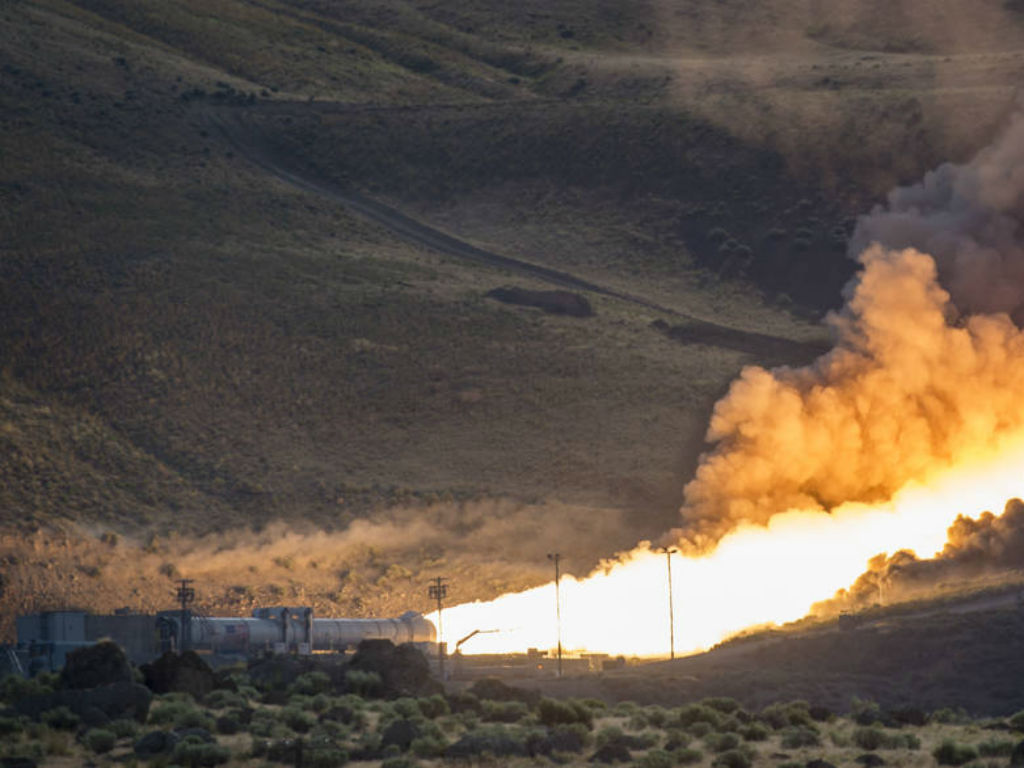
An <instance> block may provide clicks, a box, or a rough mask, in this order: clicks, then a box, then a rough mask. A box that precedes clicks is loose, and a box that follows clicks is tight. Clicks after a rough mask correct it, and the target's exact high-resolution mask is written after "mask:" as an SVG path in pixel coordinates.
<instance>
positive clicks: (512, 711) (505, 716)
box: [480, 701, 530, 723]
mask: <svg viewBox="0 0 1024 768" xmlns="http://www.w3.org/2000/svg"><path fill="white" fill-rule="evenodd" d="M480 704H481V708H482V711H481V713H480V717H481V719H482V720H484V721H485V722H488V723H518V722H519V721H520V720H522V719H523V718H524V717H527V716H528V715H529V714H530V708H529V707H528V706H526V703H525V702H522V701H482V702H480Z"/></svg>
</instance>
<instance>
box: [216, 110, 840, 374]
mask: <svg viewBox="0 0 1024 768" xmlns="http://www.w3.org/2000/svg"><path fill="white" fill-rule="evenodd" d="M288 106H289V108H293V109H294V108H295V106H296V105H288ZM320 106H322V105H320ZM246 109H247V108H246V107H233V106H221V107H212V106H205V107H203V108H202V110H201V113H202V116H203V118H204V119H205V120H206V121H207V122H208V123H209V125H210V126H211V128H213V129H214V130H215V131H216V132H217V133H219V134H220V135H221V136H222V137H223V138H224V139H225V141H227V142H228V144H230V145H231V146H232V147H233V148H234V149H235V150H236V151H237V152H238V153H239V154H240V155H242V156H243V157H245V158H246V159H247V160H249V161H250V162H252V163H253V164H255V165H257V166H258V167H260V168H261V169H263V170H264V171H266V172H267V173H269V174H270V175H272V176H274V177H276V178H277V179H280V180H281V181H284V182H286V183H288V184H291V185H292V186H294V187H297V188H299V189H302V190H305V191H306V192H310V193H312V194H315V195H318V196H320V197H322V198H325V199H328V200H332V201H334V202H335V203H338V204H340V205H342V206H344V207H345V208H346V209H348V210H349V211H351V212H354V213H357V214H359V215H361V216H364V217H366V218H367V219H370V220H371V221H374V222H376V223H378V224H381V225H383V226H385V227H387V228H388V229H390V230H391V231H392V232H393V233H394V234H396V235H398V236H399V237H401V238H402V239H404V240H406V241H408V242H411V243H415V244H417V245H421V246H424V247H427V248H431V249H433V250H435V251H438V252H439V253H443V254H445V255H448V256H452V257H455V258H458V259H463V260H466V261H472V262H476V263H478V264H482V265H485V266H488V267H493V268H496V269H501V270H505V271H508V272H514V273H518V274H521V275H525V276H528V277H532V278H535V279H538V280H541V281H543V282H546V283H548V284H550V285H553V286H556V287H558V288H564V289H570V290H577V291H587V292H589V293H593V294H597V295H599V296H607V297H609V298H612V299H616V300H619V301H624V302H627V303H630V304H634V305H636V306H640V307H644V308H645V309H649V310H652V311H654V312H658V313H659V314H663V315H668V316H670V317H672V318H675V319H676V320H679V321H681V323H680V324H678V325H672V326H670V325H668V324H667V323H665V322H664V321H661V322H659V323H657V324H656V325H657V327H658V328H659V330H662V331H663V332H664V333H665V334H666V335H667V336H669V338H672V339H675V340H677V341H679V342H682V343H685V344H705V345H707V346H716V347H724V348H726V349H732V350H736V351H738V352H744V353H747V354H750V355H753V356H755V357H757V358H758V359H761V360H765V361H766V362H773V363H775V362H786V363H793V364H800V363H807V362H810V361H811V360H813V359H814V358H816V357H818V356H820V355H822V354H824V353H825V352H827V351H828V349H829V347H828V345H827V344H824V343H821V342H801V341H794V340H792V339H786V338H783V337H781V336H772V335H769V334H763V333H757V332H754V331H744V330H740V329H737V328H731V327H729V326H724V325H719V324H717V323H713V322H710V321H707V320H702V319H701V318H698V317H694V316H692V315H688V314H686V313H685V312H680V311H679V310H676V309H672V308H670V307H665V306H662V305H659V304H656V303H654V302H652V301H649V300H647V299H645V298H643V297H641V296H636V295H633V294H630V293H625V292H623V291H617V290H615V289H612V288H608V287H605V286H602V285H598V284H596V283H593V282H590V281H589V280H585V279H583V278H581V277H577V276H576V275H573V274H571V273H569V272H564V271H561V270H557V269H552V268H550V267H545V266H542V265H540V264H535V263H533V262H529V261H525V260H522V259H517V258H513V257H511V256H505V255H502V254H499V253H494V252H493V251H487V250H484V249H482V248H478V247H477V246H475V245H472V244H470V243H467V242H466V241H464V240H460V239H458V238H456V237H453V236H452V235H450V234H448V233H446V232H442V231H441V230H439V229H436V228H434V227H431V226H429V225H427V224H424V223H423V222H421V221H417V220H416V219H413V218H411V217H410V216H407V215H406V214H404V213H402V212H401V211H399V210H397V209H395V208H392V207H390V206H387V205H385V204H383V203H381V202H379V201H377V200H373V199H371V198H369V197H366V196H365V195H362V194H359V193H357V192H354V191H352V190H349V189H345V188H343V187H342V186H341V185H339V184H337V183H335V182H332V181H330V180H328V179H324V178H316V177H313V176H312V175H310V174H308V173H305V172H302V171H300V170H298V169H297V168H296V167H295V165H293V164H291V163H289V158H286V157H281V156H280V153H279V152H275V151H273V150H271V149H270V148H269V147H268V146H267V144H266V142H265V141H263V140H262V138H261V137H260V135H259V133H258V132H257V131H255V130H253V128H252V127H251V126H249V125H247V124H246V122H245V120H244V111H245V110H246Z"/></svg>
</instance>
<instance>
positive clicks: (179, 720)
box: [174, 707, 216, 731]
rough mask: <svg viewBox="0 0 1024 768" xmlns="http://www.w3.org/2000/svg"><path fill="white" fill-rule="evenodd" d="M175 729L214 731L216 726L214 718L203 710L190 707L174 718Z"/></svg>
mask: <svg viewBox="0 0 1024 768" xmlns="http://www.w3.org/2000/svg"><path fill="white" fill-rule="evenodd" d="M174 727H175V728H203V729H205V730H207V731H212V730H213V729H214V728H215V727H216V724H215V722H214V720H213V718H212V717H211V716H210V715H209V714H207V713H206V712H204V711H203V710H201V709H196V708H194V707H189V708H187V709H186V710H185V711H183V712H181V713H180V714H179V715H178V716H177V717H175V718H174Z"/></svg>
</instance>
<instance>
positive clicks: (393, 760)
mask: <svg viewBox="0 0 1024 768" xmlns="http://www.w3.org/2000/svg"><path fill="white" fill-rule="evenodd" d="M380 768H419V763H417V762H416V761H415V760H413V759H412V758H411V757H409V756H408V755H399V756H398V757H389V758H388V759H387V760H385V761H384V762H382V763H381V764H380Z"/></svg>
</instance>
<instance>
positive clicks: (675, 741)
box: [665, 728, 690, 752]
mask: <svg viewBox="0 0 1024 768" xmlns="http://www.w3.org/2000/svg"><path fill="white" fill-rule="evenodd" d="M688 746H690V735H689V734H688V733H687V732H686V731H684V730H682V729H681V728H668V729H666V730H665V749H666V750H667V751H669V752H672V751H674V750H676V749H680V748H682V747H688Z"/></svg>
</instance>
